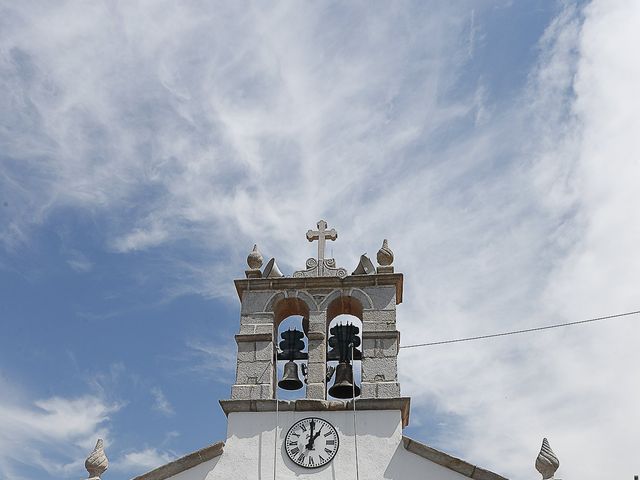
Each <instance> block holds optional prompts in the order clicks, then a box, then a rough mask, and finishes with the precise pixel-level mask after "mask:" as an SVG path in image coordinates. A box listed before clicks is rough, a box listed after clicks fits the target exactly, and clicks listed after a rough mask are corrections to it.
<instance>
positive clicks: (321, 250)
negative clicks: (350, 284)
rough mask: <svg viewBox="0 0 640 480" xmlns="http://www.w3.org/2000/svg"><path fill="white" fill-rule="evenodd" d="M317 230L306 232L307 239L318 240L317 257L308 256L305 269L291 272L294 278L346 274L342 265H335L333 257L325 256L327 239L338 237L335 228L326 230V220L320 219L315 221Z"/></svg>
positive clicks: (342, 276)
mask: <svg viewBox="0 0 640 480" xmlns="http://www.w3.org/2000/svg"><path fill="white" fill-rule="evenodd" d="M317 226H318V230H309V231H308V232H307V240H309V241H310V242H313V241H315V240H317V241H318V258H309V259H307V263H306V266H307V268H306V270H298V271H296V272H293V276H294V278H300V277H338V278H344V277H346V276H347V270H346V269H344V268H342V267H336V261H335V259H334V258H325V248H326V244H327V240H331V241H334V240H336V239H337V238H338V232H336V229H335V228H332V229H331V230H327V222H325V221H324V220H320V221H319V222H318V223H317Z"/></svg>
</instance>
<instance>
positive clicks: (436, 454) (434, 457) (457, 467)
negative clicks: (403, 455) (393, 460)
mask: <svg viewBox="0 0 640 480" xmlns="http://www.w3.org/2000/svg"><path fill="white" fill-rule="evenodd" d="M402 444H403V446H404V448H405V449H406V450H407V451H409V452H411V453H415V454H416V455H419V456H421V457H423V458H426V459H427V460H431V461H432V462H434V463H437V464H438V465H441V466H443V467H445V468H448V469H449V470H453V471H454V472H458V473H459V474H461V475H464V476H466V477H469V478H473V479H475V480H507V479H506V478H505V477H503V476H502V475H498V474H497V473H494V472H491V471H489V470H485V469H484V468H480V467H477V466H475V465H471V464H470V463H468V462H465V461H464V460H461V459H459V458H456V457H453V456H451V455H449V454H447V453H444V452H441V451H440V450H436V449H435V448H433V447H430V446H428V445H425V444H424V443H420V442H417V441H416V440H413V439H411V438H409V437H406V436H404V435H403V436H402Z"/></svg>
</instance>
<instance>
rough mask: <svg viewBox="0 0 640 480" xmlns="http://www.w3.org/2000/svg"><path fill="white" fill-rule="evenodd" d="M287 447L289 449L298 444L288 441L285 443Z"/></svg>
mask: <svg viewBox="0 0 640 480" xmlns="http://www.w3.org/2000/svg"><path fill="white" fill-rule="evenodd" d="M287 445H289V446H290V447H295V446H296V445H298V442H291V441H289V442H288V443H287Z"/></svg>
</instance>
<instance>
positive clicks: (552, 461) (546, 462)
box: [536, 438, 560, 480]
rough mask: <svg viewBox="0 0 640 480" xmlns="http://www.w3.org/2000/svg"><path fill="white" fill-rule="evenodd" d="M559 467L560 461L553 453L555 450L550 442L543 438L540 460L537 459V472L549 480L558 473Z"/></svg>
mask: <svg viewBox="0 0 640 480" xmlns="http://www.w3.org/2000/svg"><path fill="white" fill-rule="evenodd" d="M559 466H560V461H559V460H558V457H557V456H556V454H555V453H553V450H551V446H550V445H549V440H547V439H546V438H543V439H542V447H540V453H539V454H538V458H536V470H538V472H540V474H541V475H542V478H543V479H544V480H546V479H548V478H553V475H554V474H555V473H556V470H558V467H559Z"/></svg>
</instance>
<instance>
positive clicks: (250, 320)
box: [240, 313, 273, 325]
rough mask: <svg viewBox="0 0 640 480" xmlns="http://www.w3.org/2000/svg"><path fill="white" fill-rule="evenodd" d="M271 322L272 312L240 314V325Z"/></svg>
mask: <svg viewBox="0 0 640 480" xmlns="http://www.w3.org/2000/svg"><path fill="white" fill-rule="evenodd" d="M268 323H270V324H273V313H252V314H251V315H241V316H240V325H264V324H268Z"/></svg>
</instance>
